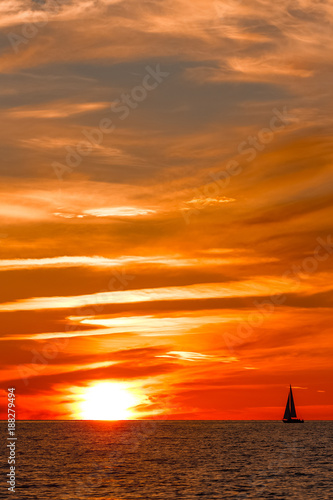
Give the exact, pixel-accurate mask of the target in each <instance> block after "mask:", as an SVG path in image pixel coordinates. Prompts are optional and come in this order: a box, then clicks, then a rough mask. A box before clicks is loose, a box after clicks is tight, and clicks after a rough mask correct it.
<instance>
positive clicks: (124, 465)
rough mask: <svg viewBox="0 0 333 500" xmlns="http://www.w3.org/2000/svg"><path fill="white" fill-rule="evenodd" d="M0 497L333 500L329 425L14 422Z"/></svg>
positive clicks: (29, 499) (4, 427)
mask: <svg viewBox="0 0 333 500" xmlns="http://www.w3.org/2000/svg"><path fill="white" fill-rule="evenodd" d="M16 425H17V427H16V434H15V435H16V437H17V440H15V447H16V449H15V453H16V458H15V460H16V463H15V492H11V491H8V489H7V488H8V486H9V484H7V483H6V481H7V480H8V477H7V474H8V472H9V465H8V460H7V458H8V450H9V448H8V447H7V446H6V442H7V436H8V434H7V433H8V431H7V424H6V422H1V424H0V430H1V478H2V479H1V488H0V498H1V499H13V500H14V499H23V500H32V499H36V500H37V499H38V500H47V499H50V500H53V499H57V500H69V499H73V500H74V499H75V500H78V499H85V500H93V499H94V500H95V499H98V500H127V499H128V500H129V499H140V500H141V499H144V500H150V499H163V500H172V499H187V500H192V499H209V500H213V499H229V498H230V499H233V500H236V499H237V500H238V499H266V498H267V499H288V500H290V499H300V500H306V499H311V500H313V499H322V500H324V499H332V498H333V484H332V477H333V474H332V463H333V460H332V458H333V456H332V437H333V436H332V431H333V422H332V421H311V422H305V423H304V424H283V422H273V421H171V420H170V421H169V420H163V421H162V420H155V421H152V420H151V421H133V420H132V421H114V422H110V421H108V422H106V421H105V422H103V421H29V422H28V421H24V422H23V421H21V422H20V421H18V422H17V424H16Z"/></svg>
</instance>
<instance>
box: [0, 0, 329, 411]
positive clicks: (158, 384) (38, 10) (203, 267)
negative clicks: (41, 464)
mask: <svg viewBox="0 0 333 500" xmlns="http://www.w3.org/2000/svg"><path fill="white" fill-rule="evenodd" d="M332 16H333V4H332V2H331V1H330V0H327V1H325V0H322V1H316V0H295V1H291V0H290V1H289V0H280V1H278V2H272V1H271V0H250V1H245V0H244V1H243V2H242V1H240V0H221V1H210V0H202V1H201V0H195V1H192V0H191V1H190V0H151V1H149V0H147V1H134V0H124V1H123V0H75V1H74V0H60V1H58V2H50V1H48V2H46V3H45V2H43V1H37V0H35V1H32V0H31V1H30V2H29V1H26V0H24V1H23V0H22V1H21V0H5V1H3V2H1V5H0V29H1V38H0V47H1V54H0V68H1V76H0V80H1V87H0V88H1V90H0V100H1V114H2V129H1V135H0V144H1V148H2V155H1V181H2V182H1V188H0V189H1V196H0V219H1V230H0V252H1V253H0V273H1V289H0V294H1V296H0V323H1V332H2V333H1V339H0V359H1V367H2V370H1V387H2V394H3V395H5V394H6V392H7V388H8V387H13V386H14V387H16V397H17V401H18V408H17V418H20V419H68V418H98V417H101V418H103V417H104V418H106V417H107V416H106V414H105V415H103V414H102V413H103V412H102V410H101V413H100V414H98V412H97V414H92V413H91V412H90V409H89V411H87V410H86V409H85V408H86V407H87V405H88V406H89V405H90V407H91V406H94V405H95V404H97V405H98V404H99V401H100V400H101V399H103V397H104V398H105V399H106V400H107V399H112V398H113V397H114V405H115V406H117V405H119V407H117V408H115V409H114V413H111V414H110V418H113V417H114V418H172V419H281V418H282V416H283V410H284V406H285V403H286V399H287V395H288V387H289V384H290V383H291V384H292V385H293V387H294V388H295V390H294V396H295V402H296V406H297V409H298V412H299V416H300V417H303V418H305V419H331V418H332V410H333V395H332V382H331V380H332V368H331V366H332V355H333V341H332V304H333V285H332V282H333V237H332V236H331V235H332V229H331V228H332V219H333V210H332V189H333V182H332V181H333V178H332V177H333V175H332V172H333V169H332V162H333V150H332V124H333V119H332V116H333V104H332V66H333V62H332V53H333V52H332V49H333V41H332V40H333V39H332V27H333V26H332V19H333V17H332ZM33 23H34V24H33ZM101 384H103V385H101ZM110 388H111V390H110V391H109V389H110ZM108 391H109V392H108ZM103 394H104V396H103ZM96 398H97V403H96ZM2 401H3V404H2V406H1V410H2V412H1V415H2V417H1V418H6V403H5V398H2ZM116 410H117V411H116Z"/></svg>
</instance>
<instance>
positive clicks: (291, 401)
mask: <svg viewBox="0 0 333 500" xmlns="http://www.w3.org/2000/svg"><path fill="white" fill-rule="evenodd" d="M290 416H291V417H292V418H296V408H295V403H294V397H293V391H292V388H291V386H290Z"/></svg>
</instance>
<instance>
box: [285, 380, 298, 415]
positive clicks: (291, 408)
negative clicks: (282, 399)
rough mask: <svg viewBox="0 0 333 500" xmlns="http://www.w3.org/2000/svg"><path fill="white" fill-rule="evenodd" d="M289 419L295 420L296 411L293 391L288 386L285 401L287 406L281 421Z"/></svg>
mask: <svg viewBox="0 0 333 500" xmlns="http://www.w3.org/2000/svg"><path fill="white" fill-rule="evenodd" d="M291 418H296V409H295V403H294V397H293V391H292V389H291V386H290V392H289V396H288V401H287V405H286V409H285V412H284V416H283V419H284V420H289V419H291Z"/></svg>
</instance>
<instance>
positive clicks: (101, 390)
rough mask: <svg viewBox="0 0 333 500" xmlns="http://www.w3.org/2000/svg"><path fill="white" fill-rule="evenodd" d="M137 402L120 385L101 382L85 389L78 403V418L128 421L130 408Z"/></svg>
mask: <svg viewBox="0 0 333 500" xmlns="http://www.w3.org/2000/svg"><path fill="white" fill-rule="evenodd" d="M136 404H138V401H137V399H136V397H135V396H134V395H133V394H131V393H130V391H129V390H128V389H127V388H126V387H125V386H124V385H123V384H120V383H112V382H102V383H98V384H96V385H93V386H91V387H89V388H87V389H86V391H85V393H84V394H83V401H82V402H81V403H80V417H81V418H82V419H84V420H128V419H130V418H133V414H132V412H131V408H133V407H134V406H135V405H136Z"/></svg>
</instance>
